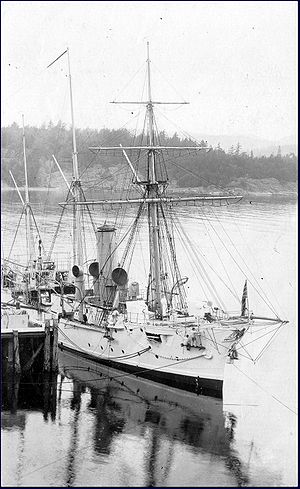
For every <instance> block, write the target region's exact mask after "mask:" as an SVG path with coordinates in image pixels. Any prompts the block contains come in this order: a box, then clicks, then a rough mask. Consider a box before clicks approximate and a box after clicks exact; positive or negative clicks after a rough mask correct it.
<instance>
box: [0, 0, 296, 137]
mask: <svg viewBox="0 0 300 489" xmlns="http://www.w3.org/2000/svg"><path fill="white" fill-rule="evenodd" d="M1 11H2V15H1V20H2V28H1V33H2V42H1V47H2V49H1V53H2V57H1V62H2V70H1V73H2V96H1V98H2V126H3V125H7V124H11V123H12V122H14V121H15V122H17V123H18V124H21V114H22V113H24V114H25V120H26V123H27V124H30V125H40V124H42V123H43V122H48V121H49V120H52V121H53V122H57V121H58V120H59V119H61V120H63V121H64V122H66V123H67V124H69V123H70V120H71V118H70V104H69V98H68V78H67V58H66V56H63V57H62V58H61V59H60V60H59V61H58V62H57V63H55V64H54V65H53V66H52V67H51V68H49V69H46V66H47V65H48V64H49V63H50V62H51V61H52V60H54V59H55V58H56V57H57V56H58V55H59V54H60V53H62V52H63V51H64V50H65V49H66V47H69V49H70V57H71V71H72V81H73V94H74V108H75V122H76V126H77V127H82V128H83V127H94V128H102V127H108V128H112V127H115V128H117V127H121V126H125V127H127V128H128V129H132V128H135V126H136V124H137V121H138V120H140V121H141V120H142V116H141V114H140V108H139V107H138V106H123V105H120V106H117V105H111V104H109V102H110V101H112V100H120V99H121V100H141V98H142V94H143V86H144V81H145V69H146V58H147V56H146V42H147V41H149V42H150V50H151V68H152V81H153V90H152V92H153V99H155V100H164V101H184V100H185V101H189V102H190V105H187V106H181V107H180V106H166V107H163V106H158V111H157V122H158V125H159V129H161V130H162V129H166V130H167V131H168V132H175V131H176V130H177V132H179V133H180V129H184V130H185V131H187V132H188V133H197V134H202V133H203V134H223V135H224V134H226V135H250V136H256V137H261V138H264V139H270V140H278V139H281V138H290V137H291V139H292V137H293V136H294V135H295V134H296V131H297V128H296V123H297V122H296V119H297V113H296V107H297V88H296V87H297V2H291V1H281V2H271V1H266V2H261V1H255V2H247V1H242V2H237V1H234V2H229V1H228V2H227V1H226V2H213V1H208V2H204V1H198V2H189V1H180V2H176V1H170V2H163V1H159V2H151V1H134V2H130V1H126V2H125V1H120V2H116V1H109V2H104V1H103V2H101V1H91V2H88V1H84V2H76V1H65V2H64V1H57V2H56V1H47V2H41V1H33V2H30V1H23V2H20V1H16V2H15V1H2V2H1Z"/></svg>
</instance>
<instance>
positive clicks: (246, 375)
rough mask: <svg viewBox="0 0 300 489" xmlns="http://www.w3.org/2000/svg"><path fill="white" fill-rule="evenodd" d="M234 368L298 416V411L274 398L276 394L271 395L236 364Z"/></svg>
mask: <svg viewBox="0 0 300 489" xmlns="http://www.w3.org/2000/svg"><path fill="white" fill-rule="evenodd" d="M233 366H234V367H235V368H236V369H237V370H239V372H241V373H242V374H243V375H245V377H247V378H248V379H249V380H251V381H252V382H253V383H254V384H255V385H257V387H259V388H260V389H261V390H262V391H263V392H265V393H266V394H268V395H269V396H271V397H272V398H273V399H274V400H275V401H277V402H278V403H279V404H281V405H282V406H284V407H285V408H287V409H288V410H289V411H291V412H292V413H294V414H296V416H298V413H297V411H294V410H293V409H292V408H290V407H289V406H288V405H287V404H285V403H284V402H282V401H281V400H280V399H278V397H276V396H274V394H271V393H270V392H268V391H267V390H266V389H264V388H263V387H262V386H261V385H260V384H259V383H258V382H256V380H254V379H252V377H250V376H249V375H248V374H246V373H245V372H243V370H241V369H240V368H239V367H237V366H236V365H235V364H233Z"/></svg>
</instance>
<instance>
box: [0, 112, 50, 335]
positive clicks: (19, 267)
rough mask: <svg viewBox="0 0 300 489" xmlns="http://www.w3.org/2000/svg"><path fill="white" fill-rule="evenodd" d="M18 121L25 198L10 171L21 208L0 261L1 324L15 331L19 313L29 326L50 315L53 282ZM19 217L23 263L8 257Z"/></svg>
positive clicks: (17, 230) (24, 142) (10, 253)
mask: <svg viewBox="0 0 300 489" xmlns="http://www.w3.org/2000/svg"><path fill="white" fill-rule="evenodd" d="M22 120H23V162H24V174H25V199H24V198H23V197H22V194H21V192H20V189H19V187H18V185H17V183H16V181H15V179H14V176H13V174H12V172H10V175H11V178H12V180H13V183H14V186H15V188H16V190H17V193H18V195H19V198H20V200H21V203H22V206H23V207H22V213H21V216H20V219H19V222H18V225H17V228H16V231H15V236H14V239H13V243H12V246H11V249H10V252H9V255H8V257H7V258H3V261H2V266H1V311H2V315H1V317H2V320H3V321H4V323H7V318H9V319H10V325H11V326H10V327H12V325H13V324H14V323H15V326H16V328H18V324H19V316H20V313H24V314H25V316H26V315H27V316H28V320H29V324H30V321H31V320H32V321H34V322H40V321H43V320H44V318H45V314H46V313H50V315H52V314H51V307H52V289H53V286H54V283H55V264H54V262H53V261H51V260H47V259H45V256H43V255H45V252H44V253H43V251H44V250H43V242H42V239H41V235H40V232H39V229H38V226H37V223H36V219H35V216H34V213H33V210H32V206H31V203H30V199H29V186H28V175H27V159H26V140H25V127H24V116H23V117H22ZM23 216H24V218H25V227H26V245H25V250H26V259H25V263H26V264H24V262H23V263H22V262H21V261H16V260H14V259H13V258H14V257H12V258H11V255H12V252H13V246H14V243H15V240H16V237H17V234H18V232H19V228H20V224H21V220H22V217H23ZM33 228H34V229H35V232H36V233H37V235H38V243H35V242H34V239H33ZM36 244H37V246H36ZM36 248H37V249H36ZM8 308H9V309H10V314H9V316H8V315H7V309H8ZM25 316H23V319H24V318H25Z"/></svg>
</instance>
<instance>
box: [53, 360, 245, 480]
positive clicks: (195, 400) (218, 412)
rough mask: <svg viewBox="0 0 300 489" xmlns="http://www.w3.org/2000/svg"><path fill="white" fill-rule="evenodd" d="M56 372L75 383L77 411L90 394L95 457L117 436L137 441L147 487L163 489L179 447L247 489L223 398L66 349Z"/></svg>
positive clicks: (106, 452) (107, 451) (108, 450)
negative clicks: (208, 461)
mask: <svg viewBox="0 0 300 489" xmlns="http://www.w3.org/2000/svg"><path fill="white" fill-rule="evenodd" d="M59 368H60V373H61V375H63V376H64V377H67V378H69V379H72V380H73V401H74V404H75V405H76V406H77V408H79V406H80V397H81V394H82V392H84V391H85V388H86V387H87V388H89V390H90V402H89V405H88V408H89V410H91V411H92V412H93V413H94V415H95V425H94V431H93V447H94V450H95V452H96V453H99V454H102V455H109V454H110V453H111V452H112V446H113V441H114V440H116V438H117V437H118V436H120V435H121V434H122V435H131V436H134V437H138V438H139V439H140V440H141V451H142V452H143V460H144V469H145V471H146V474H147V477H146V483H145V486H146V487H153V486H157V485H160V484H163V485H164V482H165V481H166V480H167V478H168V475H169V473H170V471H171V470H172V468H174V463H175V453H174V452H175V451H176V450H177V457H178V445H181V446H182V448H183V446H185V448H186V449H188V451H189V452H190V453H191V454H193V456H196V457H203V456H205V457H206V456H207V455H211V456H213V457H214V459H215V458H216V459H217V460H219V462H218V463H220V464H221V465H222V467H224V470H225V471H227V472H228V474H229V475H230V477H231V478H233V479H234V481H235V483H236V485H237V486H243V485H247V481H248V477H247V475H246V474H244V472H243V470H244V468H243V465H242V463H241V462H240V461H239V459H238V457H237V455H236V453H235V451H234V450H233V449H232V443H233V439H234V430H235V424H236V419H235V417H234V416H233V415H229V416H228V415H227V416H225V415H224V413H223V403H222V400H219V399H215V398H209V397H207V396H201V395H196V394H193V393H190V392H184V391H182V390H180V389H174V388H170V387H167V386H164V385H161V384H159V383H155V382H152V381H150V380H147V379H141V378H136V377H134V376H132V375H129V374H126V373H124V372H122V371H119V370H116V369H113V368H108V367H105V366H103V365H100V364H99V363H97V362H93V361H92V360H87V359H84V358H82V357H80V356H78V355H76V354H73V353H71V352H67V351H62V352H60V353H59ZM73 409H74V408H73ZM75 431H76V430H75ZM75 446H76V444H75ZM73 449H74V444H73ZM70 469H71V468H70V467H69V470H68V472H69V473H70V472H71V473H72V472H73V470H74V471H75V472H76V468H75V467H72V469H71V470H70ZM201 478H202V476H201ZM203 480H205V474H203ZM199 482H200V481H199ZM167 485H168V484H167Z"/></svg>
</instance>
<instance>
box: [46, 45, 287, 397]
mask: <svg viewBox="0 0 300 489" xmlns="http://www.w3.org/2000/svg"><path fill="white" fill-rule="evenodd" d="M65 53H67V55H68V66H69V82H70V100H71V115H72V129H73V133H72V134H73V155H72V161H73V180H72V183H71V184H70V190H69V193H68V198H67V199H66V201H65V202H62V203H61V206H62V209H63V210H64V209H66V208H67V206H72V208H73V219H74V224H73V259H74V264H73V267H72V274H73V280H74V287H75V295H74V297H71V296H70V295H68V294H63V293H62V294H61V296H60V301H59V307H60V312H59V313H58V318H59V322H58V328H59V347H60V349H61V350H68V351H72V352H76V354H78V355H80V356H82V357H85V358H88V359H92V360H93V361H96V362H98V363H99V364H102V365H105V366H108V367H113V368H116V369H119V370H122V371H125V372H127V373H129V374H131V375H134V376H137V377H142V378H146V379H150V380H154V381H156V382H159V383H161V384H165V385H169V386H172V387H175V388H180V389H183V390H186V391H190V392H193V393H197V394H198V395H208V396H213V397H217V398H222V389H223V381H224V370H225V364H226V362H234V361H235V360H237V358H238V352H237V350H238V346H239V344H240V342H241V340H242V339H243V337H244V336H245V334H246V333H247V331H248V330H249V328H252V327H253V325H254V323H255V321H256V320H268V324H275V325H278V324H279V325H281V324H283V323H284V321H283V320H281V319H280V318H279V317H274V318H259V317H258V316H254V314H253V312H252V311H250V308H249V302H248V289H247V278H246V280H245V285H244V288H243V291H242V294H241V296H242V297H241V302H240V310H239V311H238V312H237V313H235V314H231V313H229V312H228V311H227V310H226V307H225V306H224V307H220V304H213V302H212V301H208V302H207V309H206V311H204V312H203V313H202V314H201V315H195V314H192V313H191V312H190V310H189V304H188V299H187V292H186V288H185V286H186V283H187V281H188V278H187V277H186V276H185V275H183V274H182V271H181V265H180V264H179V261H178V258H177V252H176V238H175V234H174V227H175V226H174V219H173V215H174V214H173V210H174V208H177V207H178V206H193V209H196V208H197V206H203V205H219V206H222V205H231V204H238V203H239V202H240V201H241V199H242V196H241V195H234V194H233V193H232V192H227V193H225V194H224V193H223V194H220V193H217V194H216V193H213V194H201V195H190V196H182V195H179V196H176V195H175V196H174V195H169V193H168V184H169V180H168V176H167V170H166V165H164V164H163V163H164V154H165V153H166V152H167V153H168V155H170V154H172V152H173V153H174V152H179V153H183V154H184V152H195V153H196V154H197V153H198V152H204V153H207V152H209V151H210V148H208V147H207V146H206V145H203V144H196V145H191V144H190V143H189V144H188V145H186V146H183V145H181V146H174V147H171V146H163V145H161V144H160V142H159V138H158V137H157V133H156V120H155V114H154V109H155V106H156V105H158V104H162V103H163V102H161V101H158V102H156V101H154V99H153V97H152V92H151V61H150V54H149V43H148V44H147V60H146V73H147V97H146V100H142V101H139V102H138V101H130V102H124V101H122V102H119V103H122V104H127V103H129V104H138V105H142V106H143V107H145V125H144V126H145V135H144V136H143V137H144V139H142V140H141V143H140V144H139V145H134V146H122V145H121V144H120V145H118V146H92V147H90V148H89V149H90V150H91V151H92V152H93V153H100V154H101V153H105V152H106V153H107V152H114V153H118V154H121V155H123V156H124V165H127V166H128V171H129V172H130V173H131V177H132V180H131V186H132V187H134V188H135V195H134V196H133V197H130V194H127V197H126V198H117V199H109V200H88V199H87V198H86V196H85V195H84V192H83V188H82V184H81V180H80V177H79V168H78V159H77V154H78V152H77V147H76V131H75V123H74V110H73V99H72V84H71V70H70V57H69V50H68V49H67V50H66V51H65V52H64V53H63V54H62V55H61V56H63V55H64V54H65ZM61 56H59V57H58V58H57V59H56V60H58V59H59V58H61ZM56 60H55V61H56ZM55 61H54V62H55ZM54 62H53V63H54ZM53 63H51V64H50V65H49V66H51V65H52V64H53ZM114 103H115V102H114ZM183 103H186V102H183ZM167 104H178V102H167ZM129 153H130V155H131V158H130V157H129ZM132 155H134V160H133V159H132ZM141 161H143V162H144V166H143V164H142V163H141V164H140V165H139V164H138V163H139V162H141ZM107 206H109V207H110V208H111V209H113V210H114V209H115V211H116V212H115V213H116V214H117V210H120V209H123V208H126V207H128V206H130V207H132V208H133V209H135V211H134V212H135V213H134V217H133V219H132V221H131V222H130V225H129V226H128V229H126V230H125V232H124V233H123V236H122V238H119V242H117V233H116V232H117V220H116V219H115V220H114V222H113V223H109V222H106V221H105V222H102V224H101V225H100V226H95V224H93V230H94V235H95V243H96V248H97V256H96V257H89V260H87V259H85V258H84V250H85V245H84V229H85V227H86V226H85V224H86V223H85V222H84V219H86V218H87V216H88V217H89V218H91V219H92V216H91V209H94V208H97V209H99V208H100V209H101V208H105V207H106V208H107ZM186 208H187V209H188V208H189V207H186ZM83 210H85V211H86V212H85V213H84V212H83ZM113 212H114V211H113ZM143 220H146V226H147V230H148V246H147V250H148V251H147V252H148V254H149V256H148V273H147V274H146V277H142V274H143V273H142V271H141V281H142V280H144V281H145V282H146V283H147V286H146V287H145V289H144V290H142V288H141V287H140V284H139V282H137V281H132V280H131V278H130V265H131V263H132V257H133V256H134V253H135V251H136V250H135V245H136V237H137V234H138V233H139V231H140V226H141V223H142V221H143ZM123 224H124V223H123ZM56 234H57V233H55V235H56ZM121 242H122V243H126V245H125V247H124V249H123V253H122V256H118V253H119V249H120V243H121ZM185 244H186V245H187V246H188V244H189V240H188V236H187V237H186V240H185ZM87 275H88V276H89V278H91V279H92V280H93V286H92V288H91V287H89V288H88V287H87V285H86V276H87ZM208 283H209V288H210V290H211V291H212V293H213V290H214V284H213V282H212V280H209V279H208ZM199 295H200V290H199Z"/></svg>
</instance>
